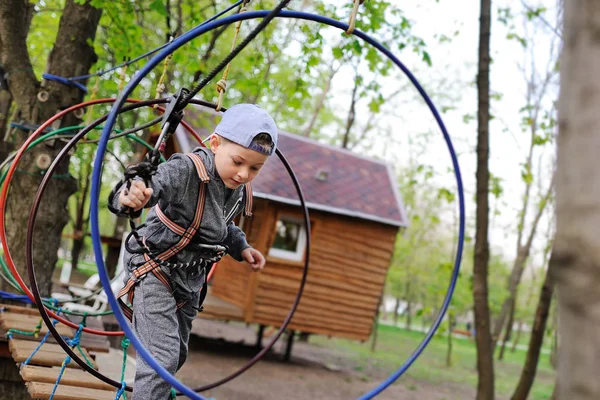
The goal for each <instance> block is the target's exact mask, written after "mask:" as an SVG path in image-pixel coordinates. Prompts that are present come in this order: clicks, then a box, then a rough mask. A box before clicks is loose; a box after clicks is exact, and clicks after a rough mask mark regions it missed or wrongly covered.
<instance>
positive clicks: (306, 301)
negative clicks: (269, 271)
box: [256, 289, 375, 318]
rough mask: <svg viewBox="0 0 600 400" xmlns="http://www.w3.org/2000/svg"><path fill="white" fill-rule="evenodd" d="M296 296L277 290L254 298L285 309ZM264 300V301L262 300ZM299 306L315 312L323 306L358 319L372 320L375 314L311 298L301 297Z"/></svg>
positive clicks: (370, 311) (267, 291)
mask: <svg viewBox="0 0 600 400" xmlns="http://www.w3.org/2000/svg"><path fill="white" fill-rule="evenodd" d="M295 298H296V296H295V294H294V293H289V292H283V291H279V290H272V289H271V290H263V291H262V292H261V293H259V294H258V295H257V296H256V301H257V302H265V303H266V302H268V301H271V302H277V303H278V304H279V306H280V307H282V308H285V307H288V308H289V307H291V306H292V303H293V302H294V300H295ZM263 299H265V300H263ZM300 305H302V306H303V307H312V308H313V309H315V310H321V309H323V308H324V306H325V305H326V306H327V307H326V308H327V310H328V311H331V312H335V313H341V314H352V315H356V316H358V317H367V318H373V315H374V314H375V310H374V309H364V308H357V307H353V306H351V305H348V304H344V303H341V302H336V301H327V302H324V301H323V300H320V299H316V298H314V297H312V296H302V298H301V299H300Z"/></svg>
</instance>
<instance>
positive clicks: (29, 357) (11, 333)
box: [6, 309, 60, 369]
mask: <svg viewBox="0 0 600 400" xmlns="http://www.w3.org/2000/svg"><path fill="white" fill-rule="evenodd" d="M59 313H60V309H59V311H58V312H57V313H56V314H57V315H58V314H59ZM57 323H58V320H57V319H54V320H53V321H52V325H54V326H56V324H57ZM38 326H39V325H38ZM38 326H36V328H35V331H34V332H35V334H34V335H31V333H34V332H24V331H20V330H18V329H9V330H8V331H7V332H6V337H7V338H8V339H9V340H10V339H13V333H17V334H21V335H27V336H33V337H35V338H37V337H38V336H37V333H38V332H39V328H38ZM48 337H50V330H49V329H48V332H46V334H45V335H44V337H43V338H42V340H40V342H39V343H38V345H37V346H36V348H35V349H33V351H32V352H31V354H30V355H29V356H28V357H27V358H26V359H25V361H23V362H22V363H21V365H20V366H19V369H21V368H23V367H24V366H26V365H27V364H29V362H30V361H31V359H32V358H33V356H35V354H36V353H37V352H38V351H39V350H40V348H41V347H42V346H43V345H44V343H46V340H48Z"/></svg>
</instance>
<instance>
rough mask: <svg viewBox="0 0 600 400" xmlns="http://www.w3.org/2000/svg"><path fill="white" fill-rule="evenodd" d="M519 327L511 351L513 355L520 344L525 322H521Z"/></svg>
mask: <svg viewBox="0 0 600 400" xmlns="http://www.w3.org/2000/svg"><path fill="white" fill-rule="evenodd" d="M518 325H519V327H518V328H517V334H516V335H515V338H514V339H513V342H512V347H511V349H510V352H511V353H514V352H515V351H516V350H517V345H518V344H519V340H520V339H521V333H522V332H523V321H519V323H518Z"/></svg>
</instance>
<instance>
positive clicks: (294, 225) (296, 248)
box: [269, 216, 306, 261]
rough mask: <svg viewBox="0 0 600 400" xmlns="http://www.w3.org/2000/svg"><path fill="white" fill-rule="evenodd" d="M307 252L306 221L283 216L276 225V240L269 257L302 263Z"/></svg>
mask: <svg viewBox="0 0 600 400" xmlns="http://www.w3.org/2000/svg"><path fill="white" fill-rule="evenodd" d="M305 250H306V229H305V227H304V221H303V220H301V219H298V218H292V217H286V216H282V217H280V218H279V220H278V221H277V223H276V224H275V239H274V240H273V245H272V246H271V249H270V250H269V256H272V257H277V258H283V259H286V260H291V261H302V259H303V258H304V251H305Z"/></svg>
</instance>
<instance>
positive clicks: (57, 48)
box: [0, 0, 102, 295]
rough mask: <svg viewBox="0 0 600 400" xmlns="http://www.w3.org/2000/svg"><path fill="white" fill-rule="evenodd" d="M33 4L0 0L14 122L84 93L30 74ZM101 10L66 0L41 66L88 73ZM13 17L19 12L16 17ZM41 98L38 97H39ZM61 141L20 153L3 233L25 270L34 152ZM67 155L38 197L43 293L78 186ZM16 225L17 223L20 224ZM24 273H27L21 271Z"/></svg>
mask: <svg viewBox="0 0 600 400" xmlns="http://www.w3.org/2000/svg"><path fill="white" fill-rule="evenodd" d="M32 7H33V6H32V4H30V3H29V2H28V1H26V0H3V1H1V2H0V44H1V45H0V66H1V68H2V69H3V70H4V71H6V72H7V73H8V79H7V84H8V91H9V92H10V94H11V96H12V99H13V101H14V104H15V118H13V119H14V120H15V121H21V122H26V123H29V124H33V125H35V124H39V123H41V122H43V121H45V120H46V119H48V118H49V117H51V116H52V115H54V114H55V113H56V111H57V110H61V109H64V108H66V107H69V106H71V105H73V104H76V103H78V102H80V101H81V100H82V99H83V96H84V93H83V92H82V91H81V90H80V89H79V88H76V87H72V86H68V85H64V84H61V83H59V82H55V81H52V80H45V81H43V82H41V83H40V82H39V81H38V78H37V77H36V75H35V74H34V71H33V68H32V62H31V59H30V55H29V52H28V47H27V42H26V41H27V35H28V32H29V29H28V26H29V24H28V23H26V20H27V19H28V18H29V17H28V16H30V15H31V14H32V12H33V9H32ZM101 14H102V11H101V10H100V9H98V8H96V7H94V6H93V5H92V4H91V2H90V1H86V2H83V3H78V2H75V1H74V0H68V1H67V2H66V3H65V5H64V9H63V11H62V14H61V18H60V22H59V26H58V30H57V34H56V40H55V42H54V46H53V48H52V51H51V52H50V54H49V56H48V60H47V65H46V68H45V70H46V71H47V72H48V73H50V74H54V75H60V76H76V75H83V74H86V73H87V72H88V71H89V69H90V67H91V66H92V65H93V64H94V62H95V61H96V53H95V52H94V48H93V47H92V46H91V45H90V43H91V42H93V41H94V37H95V34H96V28H97V26H98V22H99V20H100V16H101ZM16 16H20V17H21V18H19V17H16ZM40 92H44V94H47V100H46V101H42V100H43V97H42V96H40V97H39V98H38V93H40ZM40 99H42V100H40ZM76 122H77V118H76V117H75V116H73V115H67V116H66V117H65V118H64V119H63V121H61V123H62V124H63V125H65V124H66V125H72V124H75V123H76ZM11 132H12V135H14V136H13V137H12V139H13V140H14V142H15V143H16V144H17V145H19V144H21V143H23V141H24V139H25V138H26V137H27V135H28V134H29V132H28V131H24V130H12V131H11ZM60 145H61V143H60V142H59V143H55V145H54V146H50V145H49V146H45V147H44V148H42V149H36V150H34V151H31V152H30V153H28V154H27V155H26V157H24V159H23V164H21V166H20V169H21V170H22V171H24V173H22V174H21V175H20V176H19V179H18V180H15V181H14V182H13V185H12V187H11V192H10V198H9V202H8V205H7V211H6V213H7V217H6V218H7V221H9V223H10V225H11V226H13V227H15V228H13V229H9V230H8V232H7V240H8V242H9V243H10V245H11V250H12V252H11V254H12V256H13V258H14V260H15V264H16V265H17V267H18V268H19V270H20V271H21V273H22V274H24V270H25V257H24V255H25V252H24V243H25V233H26V229H24V227H26V226H27V219H28V216H29V209H30V207H31V204H32V200H33V196H34V194H35V193H36V190H37V187H38V186H39V183H40V181H41V176H42V175H41V174H42V173H43V168H44V167H43V166H42V165H41V164H39V163H36V160H38V159H39V158H38V157H41V156H44V155H48V156H50V157H53V156H54V155H56V154H57V152H58V150H59V148H60ZM68 165H69V160H68V159H66V160H65V161H64V162H63V163H62V165H61V167H60V168H59V170H58V174H61V176H66V178H65V179H54V180H53V181H52V184H51V185H49V189H48V192H47V193H46V195H45V197H44V200H43V202H42V209H43V212H42V213H40V216H39V218H38V221H37V224H36V231H35V236H34V243H35V246H34V263H35V265H36V269H37V271H40V272H41V273H40V274H39V276H38V280H39V283H40V289H41V291H42V294H44V295H47V294H49V292H50V286H51V282H50V276H51V273H52V270H53V269H54V265H55V263H56V260H57V255H56V250H57V249H58V246H59V244H60V237H61V232H62V229H63V227H64V226H65V224H66V223H67V221H68V214H67V212H66V204H67V199H68V198H69V196H70V195H71V194H72V193H73V192H74V191H75V190H76V184H75V181H74V179H73V178H72V177H69V176H68V174H67V171H68ZM16 227H19V228H18V229H17V228H16ZM24 275H25V274H24Z"/></svg>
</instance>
